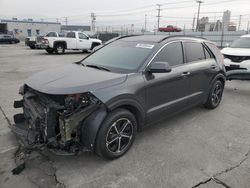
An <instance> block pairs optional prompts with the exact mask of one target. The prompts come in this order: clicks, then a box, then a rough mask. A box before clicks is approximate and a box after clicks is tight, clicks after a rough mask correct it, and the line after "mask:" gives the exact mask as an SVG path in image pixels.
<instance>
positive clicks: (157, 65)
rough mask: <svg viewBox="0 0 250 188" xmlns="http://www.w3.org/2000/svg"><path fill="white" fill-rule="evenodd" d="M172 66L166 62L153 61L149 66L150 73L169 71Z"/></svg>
mask: <svg viewBox="0 0 250 188" xmlns="http://www.w3.org/2000/svg"><path fill="white" fill-rule="evenodd" d="M171 70H172V68H171V66H170V65H169V63H168V62H154V63H152V64H151V65H150V67H149V72H151V73H166V72H171Z"/></svg>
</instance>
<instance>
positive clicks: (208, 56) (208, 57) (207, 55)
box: [203, 47, 212, 59]
mask: <svg viewBox="0 0 250 188" xmlns="http://www.w3.org/2000/svg"><path fill="white" fill-rule="evenodd" d="M203 49H204V52H205V57H206V59H210V58H212V56H211V54H210V53H209V52H208V51H207V49H206V48H205V47H203Z"/></svg>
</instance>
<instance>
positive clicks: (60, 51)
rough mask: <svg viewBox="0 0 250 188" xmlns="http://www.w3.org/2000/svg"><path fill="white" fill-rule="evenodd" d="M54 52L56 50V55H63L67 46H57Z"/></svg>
mask: <svg viewBox="0 0 250 188" xmlns="http://www.w3.org/2000/svg"><path fill="white" fill-rule="evenodd" d="M54 50H55V52H56V54H58V55H62V54H64V52H65V46H64V45H63V44H56V46H55V49H54Z"/></svg>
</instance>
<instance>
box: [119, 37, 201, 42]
mask: <svg viewBox="0 0 250 188" xmlns="http://www.w3.org/2000/svg"><path fill="white" fill-rule="evenodd" d="M119 39H120V40H122V41H127V42H152V43H161V42H163V41H165V40H167V39H175V40H176V39H189V40H195V41H201V40H202V41H206V39H204V38H198V37H193V36H184V35H183V36H182V35H179V36H178V35H170V36H169V35H132V36H123V37H120V38H119Z"/></svg>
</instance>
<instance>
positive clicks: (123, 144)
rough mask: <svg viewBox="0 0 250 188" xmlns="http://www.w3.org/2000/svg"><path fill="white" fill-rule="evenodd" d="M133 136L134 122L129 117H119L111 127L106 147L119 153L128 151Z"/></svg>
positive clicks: (112, 151)
mask: <svg viewBox="0 0 250 188" xmlns="http://www.w3.org/2000/svg"><path fill="white" fill-rule="evenodd" d="M132 138H133V124H132V123H131V122H130V121H129V119H127V118H121V119H118V120H117V121H116V122H114V123H113V124H112V126H111V127H110V128H109V130H108V133H107V136H106V148H107V150H108V151H109V152H111V153H115V154H119V153H122V152H124V151H126V150H127V149H128V147H129V145H130V143H131V140H132Z"/></svg>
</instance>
